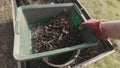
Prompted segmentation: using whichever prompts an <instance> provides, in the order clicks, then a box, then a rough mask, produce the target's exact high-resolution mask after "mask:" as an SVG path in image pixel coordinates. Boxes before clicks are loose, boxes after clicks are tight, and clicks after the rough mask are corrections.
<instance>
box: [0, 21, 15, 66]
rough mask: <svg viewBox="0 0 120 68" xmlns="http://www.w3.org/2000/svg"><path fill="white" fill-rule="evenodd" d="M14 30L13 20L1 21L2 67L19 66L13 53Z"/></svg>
mask: <svg viewBox="0 0 120 68" xmlns="http://www.w3.org/2000/svg"><path fill="white" fill-rule="evenodd" d="M13 32H14V31H13V24H12V20H3V21H0V68H17V64H16V61H15V60H14V58H13V54H12V53H13V38H14V33H13Z"/></svg>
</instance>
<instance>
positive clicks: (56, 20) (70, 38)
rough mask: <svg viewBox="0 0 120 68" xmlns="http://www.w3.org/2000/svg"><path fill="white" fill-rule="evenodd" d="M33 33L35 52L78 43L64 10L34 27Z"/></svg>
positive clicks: (72, 26)
mask: <svg viewBox="0 0 120 68" xmlns="http://www.w3.org/2000/svg"><path fill="white" fill-rule="evenodd" d="M33 31H34V35H33V44H34V51H35V52H44V51H49V50H54V49H59V48H64V47H69V46H73V45H77V44H79V43H80V38H79V37H77V30H76V27H75V26H74V25H73V23H72V19H71V17H70V14H69V12H68V11H66V10H64V11H63V12H61V13H60V14H58V15H57V16H54V17H53V18H52V19H51V20H50V21H49V22H47V23H44V24H37V25H35V26H34V27H33Z"/></svg>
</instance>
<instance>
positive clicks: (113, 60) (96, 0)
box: [78, 0, 120, 68]
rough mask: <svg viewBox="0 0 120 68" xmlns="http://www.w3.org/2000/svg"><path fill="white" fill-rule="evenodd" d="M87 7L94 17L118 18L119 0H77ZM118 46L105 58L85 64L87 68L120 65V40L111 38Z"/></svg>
mask: <svg viewBox="0 0 120 68" xmlns="http://www.w3.org/2000/svg"><path fill="white" fill-rule="evenodd" d="M78 1H80V2H81V3H82V4H83V5H84V7H85V8H86V9H87V11H88V13H90V15H91V16H92V17H93V18H94V19H100V20H106V21H110V20H119V19H120V0H78ZM111 41H112V42H113V43H116V44H117V45H118V47H117V48H116V52H115V53H114V54H112V55H110V56H107V57H106V58H104V59H102V60H99V61H98V62H95V63H93V64H90V65H88V66H87V68H119V67H120V40H117V39H114V40H113V39H112V40H111Z"/></svg>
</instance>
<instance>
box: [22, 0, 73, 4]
mask: <svg viewBox="0 0 120 68" xmlns="http://www.w3.org/2000/svg"><path fill="white" fill-rule="evenodd" d="M72 1H73V0H20V5H28V4H30V5H37V4H50V3H72Z"/></svg>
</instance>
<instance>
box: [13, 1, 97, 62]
mask: <svg viewBox="0 0 120 68" xmlns="http://www.w3.org/2000/svg"><path fill="white" fill-rule="evenodd" d="M63 9H66V10H68V11H69V12H70V16H71V18H72V21H73V24H74V25H75V26H76V27H78V26H79V25H80V24H81V23H82V22H84V21H85V20H86V19H85V17H84V16H83V14H82V13H81V11H80V10H79V8H78V7H77V5H76V4H73V3H66V4H51V5H48V4H46V5H38V6H21V7H19V8H18V9H17V17H16V23H15V29H14V35H15V37H14V50H13V52H14V53H13V55H14V58H15V59H16V60H19V61H23V60H31V59H36V58H40V57H44V56H50V55H55V54H59V53H64V52H69V51H73V50H77V49H83V48H87V47H90V46H94V45H96V44H97V39H96V37H95V36H93V34H92V33H91V31H90V30H84V31H82V32H80V33H78V36H81V37H84V38H83V39H82V40H83V43H81V44H79V45H75V46H70V47H65V48H61V49H55V50H51V51H46V52H41V53H34V49H33V43H32V36H33V31H32V27H33V26H34V25H36V24H38V23H46V22H48V21H49V20H50V19H51V18H52V17H53V16H56V15H58V14H59V13H60V12H62V11H63ZM78 42H79V41H78Z"/></svg>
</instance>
